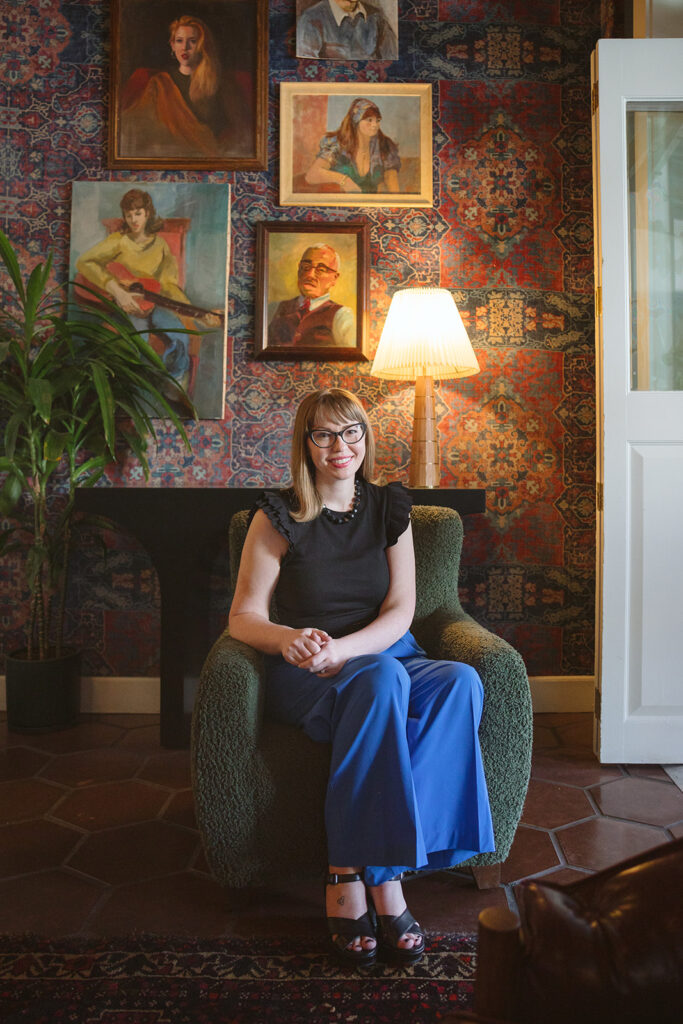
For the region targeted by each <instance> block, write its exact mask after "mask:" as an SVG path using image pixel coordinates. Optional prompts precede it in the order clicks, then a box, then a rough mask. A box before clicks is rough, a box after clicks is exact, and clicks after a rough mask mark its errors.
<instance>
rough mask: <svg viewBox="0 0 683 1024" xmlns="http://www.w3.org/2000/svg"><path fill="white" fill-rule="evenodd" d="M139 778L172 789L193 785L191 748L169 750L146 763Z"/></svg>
mask: <svg viewBox="0 0 683 1024" xmlns="http://www.w3.org/2000/svg"><path fill="white" fill-rule="evenodd" d="M139 778H141V779H146V780H147V782H156V783H157V784H158V785H159V786H168V787H169V788H171V789H187V788H189V787H190V786H191V785H192V779H191V777H190V752H189V750H167V751H164V753H162V754H157V755H156V756H155V757H150V759H149V760H148V761H147V763H146V764H145V766H144V768H143V769H142V771H141V772H140V775H139Z"/></svg>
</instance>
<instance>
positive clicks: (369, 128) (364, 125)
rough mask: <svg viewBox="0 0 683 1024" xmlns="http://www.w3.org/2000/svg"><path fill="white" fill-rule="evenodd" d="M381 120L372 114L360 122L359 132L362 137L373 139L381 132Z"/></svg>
mask: <svg viewBox="0 0 683 1024" xmlns="http://www.w3.org/2000/svg"><path fill="white" fill-rule="evenodd" d="M380 120H381V119H380V118H379V117H376V116H375V114H370V115H369V117H364V118H362V119H361V120H360V121H359V122H358V131H359V132H360V134H361V135H365V136H367V138H369V139H371V138H372V137H373V136H374V135H376V134H377V132H378V131H379V125H380Z"/></svg>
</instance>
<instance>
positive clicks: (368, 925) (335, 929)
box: [325, 873, 377, 967]
mask: <svg viewBox="0 0 683 1024" xmlns="http://www.w3.org/2000/svg"><path fill="white" fill-rule="evenodd" d="M362 881H363V878H362V876H361V875H359V874H358V873H354V874H348V875H333V874H330V875H327V877H326V879H325V884H326V885H338V884H339V883H340V882H342V883H344V882H362ZM327 927H328V929H329V932H330V943H331V945H332V952H333V953H334V955H335V956H336V957H337V959H338V960H340V961H341V962H342V963H344V964H347V966H350V967H371V966H372V964H374V963H375V961H376V960H377V946H375V947H374V949H349V942H352V941H353V939H355V938H357V937H358V936H361V937H363V936H365V937H366V938H369V939H376V938H377V935H376V933H375V927H374V913H373V912H372V911H370V910H367V911H366V912H365V913H364V914H362V915H361V916H360V917H358V918H356V919H355V920H354V919H352V918H350V917H328V918H327Z"/></svg>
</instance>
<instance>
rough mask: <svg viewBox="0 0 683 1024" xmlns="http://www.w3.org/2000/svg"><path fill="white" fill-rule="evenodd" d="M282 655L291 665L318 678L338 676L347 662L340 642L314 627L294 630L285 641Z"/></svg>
mask: <svg viewBox="0 0 683 1024" xmlns="http://www.w3.org/2000/svg"><path fill="white" fill-rule="evenodd" d="M281 654H282V657H283V658H284V659H285V661H287V662H289V664H290V665H296V667H297V668H303V669H305V670H307V671H308V672H313V673H315V674H316V675H318V676H333V675H336V673H337V672H339V670H340V669H341V668H342V667H343V665H344V663H345V661H346V658H345V657H343V656H342V653H341V651H340V650H339V641H338V640H335V639H334V637H331V636H330V634H329V633H326V632H325V630H324V629H316V628H315V627H313V626H307V627H306V628H305V629H295V630H293V631H292V633H291V634H290V635H289V636H288V637H287V638H286V639H285V641H284V643H283V645H282V648H281Z"/></svg>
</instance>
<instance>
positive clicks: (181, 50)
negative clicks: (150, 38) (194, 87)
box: [171, 25, 199, 75]
mask: <svg viewBox="0 0 683 1024" xmlns="http://www.w3.org/2000/svg"><path fill="white" fill-rule="evenodd" d="M171 50H172V51H173V55H174V57H175V59H176V60H177V61H178V65H179V70H180V72H181V74H183V75H189V74H191V73H192V71H193V70H194V68H195V66H196V64H197V61H198V59H199V32H198V31H197V29H196V28H194V27H193V26H192V25H181V26H180V28H179V29H178V30H177V31H176V33H175V35H174V36H173V39H172V40H171Z"/></svg>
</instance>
